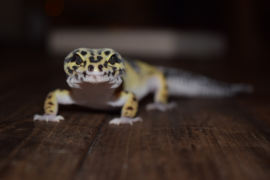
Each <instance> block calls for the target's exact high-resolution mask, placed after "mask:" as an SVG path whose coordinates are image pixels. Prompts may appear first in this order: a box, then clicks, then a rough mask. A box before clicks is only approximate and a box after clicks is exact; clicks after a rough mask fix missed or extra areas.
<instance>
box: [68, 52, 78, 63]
mask: <svg viewBox="0 0 270 180" xmlns="http://www.w3.org/2000/svg"><path fill="white" fill-rule="evenodd" d="M77 57H78V54H73V56H72V57H71V60H70V62H75V61H76V59H77Z"/></svg>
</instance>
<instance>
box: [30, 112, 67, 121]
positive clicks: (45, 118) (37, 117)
mask: <svg viewBox="0 0 270 180" xmlns="http://www.w3.org/2000/svg"><path fill="white" fill-rule="evenodd" d="M36 120H39V121H46V122H47V123H48V122H49V121H51V122H59V120H64V117H63V116H60V115H59V116H56V115H52V114H44V115H38V114H36V115H34V121H36Z"/></svg>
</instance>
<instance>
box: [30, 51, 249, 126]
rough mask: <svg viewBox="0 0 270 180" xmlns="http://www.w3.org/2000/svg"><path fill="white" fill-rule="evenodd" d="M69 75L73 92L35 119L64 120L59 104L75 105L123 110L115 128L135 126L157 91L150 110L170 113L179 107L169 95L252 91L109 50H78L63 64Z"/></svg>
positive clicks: (59, 94) (54, 97)
mask: <svg viewBox="0 0 270 180" xmlns="http://www.w3.org/2000/svg"><path fill="white" fill-rule="evenodd" d="M64 71H65V73H66V74H67V83H68V84H69V86H70V88H71V90H60V89H56V90H55V91H52V92H50V93H49V94H48V96H47V98H46V100H45V104H44V110H45V114H44V115H35V116H34V120H44V121H56V122H59V120H63V119H64V118H63V117H62V116H60V115H58V116H57V112H58V105H59V104H64V105H68V104H76V105H79V106H84V107H89V108H92V109H101V110H108V109H119V108H122V111H121V117H120V118H115V119H113V120H112V121H110V124H118V125H119V124H125V123H128V124H132V123H134V122H137V121H142V119H141V118H139V117H136V114H137V111H138V101H139V100H141V99H142V98H143V97H145V96H146V95H147V94H149V93H154V103H152V104H149V105H147V107H146V109H147V110H153V109H158V110H161V111H166V110H168V109H171V108H173V107H174V106H175V104H174V103H171V104H169V103H168V96H169V94H170V93H171V94H174V95H186V96H196V95H198V96H214V97H222V96H231V95H233V94H235V93H239V92H250V90H251V87H250V86H247V85H242V84H227V83H222V82H218V81H215V80H211V79H209V78H206V77H203V76H200V75H196V74H194V73H189V72H186V71H183V70H177V69H172V68H163V67H159V68H158V67H155V66H152V65H149V64H147V63H144V62H142V61H139V60H129V59H123V58H122V57H121V55H120V54H119V53H117V52H116V51H114V50H113V49H110V48H104V49H88V48H78V49H75V50H74V51H72V52H70V53H69V54H68V55H67V56H66V58H65V61H64Z"/></svg>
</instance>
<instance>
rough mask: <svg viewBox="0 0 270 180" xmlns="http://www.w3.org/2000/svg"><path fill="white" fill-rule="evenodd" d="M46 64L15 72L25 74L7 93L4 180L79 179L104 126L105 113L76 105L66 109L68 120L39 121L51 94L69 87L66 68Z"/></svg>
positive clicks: (2, 116)
mask: <svg viewBox="0 0 270 180" xmlns="http://www.w3.org/2000/svg"><path fill="white" fill-rule="evenodd" d="M40 65H44V66H42V68H41V69H39V68H37V67H36V65H35V63H30V64H29V65H28V66H25V65H22V66H20V67H19V66H16V67H14V68H13V70H15V71H16V72H19V73H22V75H21V76H20V75H18V74H16V75H11V77H10V78H9V79H6V81H4V86H3V88H1V96H0V147H1V148H0V179H1V180H9V179H10V180H11V179H28V180H36V179H41V180H42V179H52V180H53V179H57V180H58V179H73V177H74V175H75V173H76V172H77V169H78V168H79V167H80V165H81V162H82V160H83V159H84V157H85V155H86V153H87V151H88V149H89V148H90V145H91V143H92V141H93V139H94V137H95V135H96V134H97V132H98V131H99V129H100V126H101V125H102V123H103V120H104V117H105V115H104V113H102V112H96V111H93V110H89V109H85V108H80V107H76V106H60V112H59V113H60V114H61V115H63V116H64V117H65V118H66V120H64V121H61V122H60V123H52V122H49V123H46V122H41V121H35V122H33V115H34V114H38V113H39V114H42V113H43V103H44V99H45V97H46V95H47V93H48V92H49V91H50V90H53V89H56V88H63V87H67V85H66V82H65V74H64V73H63V70H62V66H57V67H54V66H52V67H51V64H50V63H48V62H47V63H44V64H43V63H40ZM47 69H49V70H51V71H47ZM17 70H18V71H17ZM23 71H25V72H29V73H25V72H24V73H23ZM7 72H8V71H7Z"/></svg>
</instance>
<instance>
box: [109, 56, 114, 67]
mask: <svg viewBox="0 0 270 180" xmlns="http://www.w3.org/2000/svg"><path fill="white" fill-rule="evenodd" d="M109 63H110V64H112V65H114V63H115V55H112V56H111V57H110V59H109Z"/></svg>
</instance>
